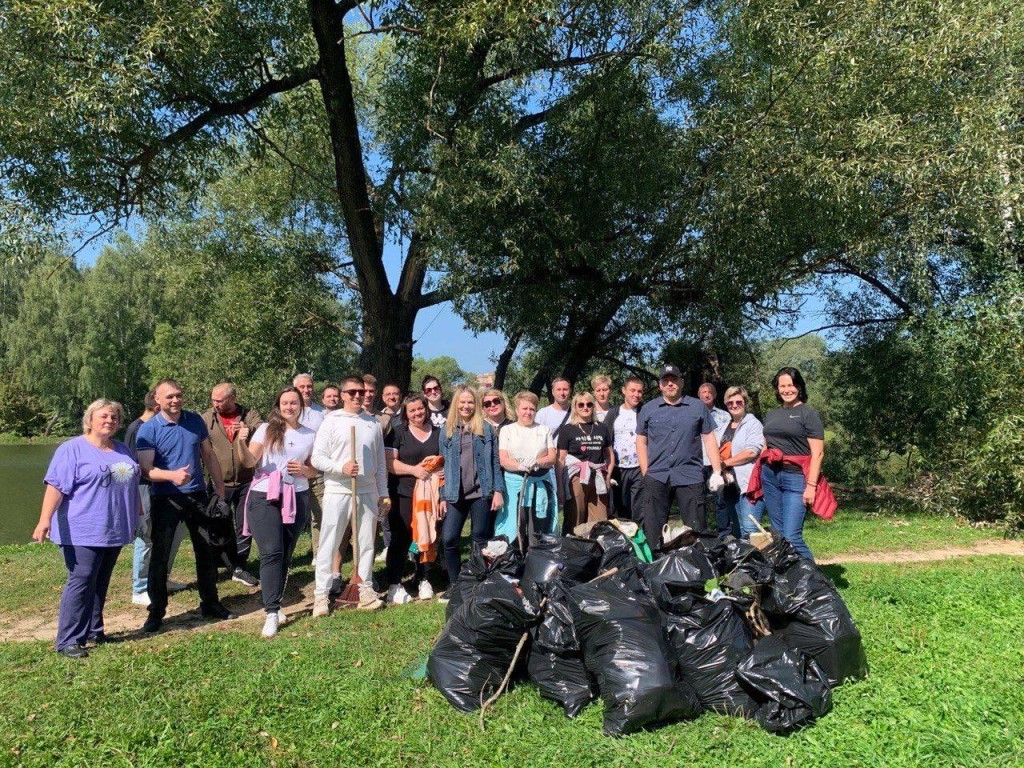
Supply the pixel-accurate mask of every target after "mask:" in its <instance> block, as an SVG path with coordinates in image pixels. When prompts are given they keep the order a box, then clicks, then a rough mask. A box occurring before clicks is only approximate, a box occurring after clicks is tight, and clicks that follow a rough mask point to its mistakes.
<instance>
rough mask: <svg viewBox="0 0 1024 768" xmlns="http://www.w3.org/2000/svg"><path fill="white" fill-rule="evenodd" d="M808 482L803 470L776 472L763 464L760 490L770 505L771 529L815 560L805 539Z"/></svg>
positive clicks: (768, 507)
mask: <svg viewBox="0 0 1024 768" xmlns="http://www.w3.org/2000/svg"><path fill="white" fill-rule="evenodd" d="M806 486H807V481H806V480H805V479H804V476H803V473H802V472H782V471H779V472H776V471H775V470H774V469H772V468H771V467H770V466H768V465H767V464H762V465H761V490H762V491H763V492H764V505H765V507H766V508H767V509H768V519H769V520H771V523H772V531H773V532H775V533H778V534H781V535H782V538H784V539H785V540H786V541H788V542H789V543H790V544H792V545H793V548H794V549H795V550H796V551H797V552H799V553H800V554H801V555H802V556H803V557H806V558H807V559H808V560H810V561H811V562H812V563H813V562H814V555H812V554H811V550H810V549H808V548H807V543H806V542H805V541H804V518H805V517H806V516H807V507H806V506H805V505H804V488H805V487H806Z"/></svg>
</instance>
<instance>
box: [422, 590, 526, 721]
mask: <svg viewBox="0 0 1024 768" xmlns="http://www.w3.org/2000/svg"><path fill="white" fill-rule="evenodd" d="M536 619H537V609H536V607H535V606H533V605H531V604H530V603H529V602H527V601H526V599H525V598H524V597H523V595H522V593H521V592H520V590H519V588H518V586H517V585H516V584H515V583H514V582H513V581H512V580H511V579H509V578H508V577H507V576H505V575H503V574H501V573H495V574H492V575H490V576H488V577H487V578H485V579H484V580H483V581H482V582H480V583H479V584H478V585H477V586H476V588H475V590H474V591H473V594H472V595H470V596H469V597H468V598H467V599H466V602H464V603H463V604H462V606H461V607H460V608H459V610H458V611H457V612H456V614H455V615H454V616H452V618H451V619H450V620H449V621H448V623H447V624H445V627H444V630H442V632H441V637H440V638H439V639H438V641H437V644H436V645H435V646H434V649H433V650H432V651H431V652H430V656H429V657H428V659H427V675H428V677H429V678H430V682H431V683H433V684H434V686H435V687H436V688H437V689H438V690H439V691H441V693H442V694H444V697H445V698H446V699H448V701H449V702H450V703H451V705H452V706H453V707H455V708H456V709H460V710H462V711H463V712H472V711H473V710H475V709H478V708H479V707H480V705H481V704H482V703H483V701H484V700H485V699H487V698H488V697H490V696H491V695H492V694H493V693H494V692H495V691H496V690H497V689H498V687H499V686H500V685H501V681H502V680H503V679H504V677H505V673H506V672H507V671H508V668H509V665H510V664H511V663H512V658H513V656H515V650H516V646H517V645H518V644H519V641H520V639H521V638H522V636H523V633H524V632H526V631H527V630H528V628H529V627H530V626H531V625H532V624H533V623H534V622H535V621H536ZM520 658H521V660H522V662H523V665H522V666H525V654H523V655H522V656H521V657H520ZM516 677H521V671H520V674H519V675H514V676H513V680H515V679H516Z"/></svg>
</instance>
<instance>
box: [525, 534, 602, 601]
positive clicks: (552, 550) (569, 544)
mask: <svg viewBox="0 0 1024 768" xmlns="http://www.w3.org/2000/svg"><path fill="white" fill-rule="evenodd" d="M602 552H603V550H602V549H601V545H600V544H599V543H598V542H596V541H593V540H591V539H583V538H580V537H579V536H539V537H538V538H537V540H536V541H535V542H534V543H533V544H531V545H530V549H529V550H527V552H526V561H525V563H524V565H523V576H522V584H523V589H524V590H526V591H527V592H531V591H532V594H530V598H531V599H532V600H534V602H538V600H537V597H538V595H539V590H537V589H536V587H540V586H542V585H544V584H546V583H548V582H550V581H552V580H553V579H556V578H557V579H560V580H561V581H562V583H563V584H569V585H573V584H578V583H580V582H584V581H590V580H591V579H592V578H594V577H595V576H597V573H598V567H599V566H600V565H601V555H602Z"/></svg>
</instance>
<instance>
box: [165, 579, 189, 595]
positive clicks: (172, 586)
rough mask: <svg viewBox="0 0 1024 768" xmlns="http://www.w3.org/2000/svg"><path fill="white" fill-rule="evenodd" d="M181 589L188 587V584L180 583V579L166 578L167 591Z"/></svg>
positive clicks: (179, 590)
mask: <svg viewBox="0 0 1024 768" xmlns="http://www.w3.org/2000/svg"><path fill="white" fill-rule="evenodd" d="M183 589H188V584H182V583H181V582H180V581H175V580H174V579H168V580H167V591H168V592H181V590H183Z"/></svg>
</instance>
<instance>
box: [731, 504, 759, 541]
mask: <svg viewBox="0 0 1024 768" xmlns="http://www.w3.org/2000/svg"><path fill="white" fill-rule="evenodd" d="M734 509H735V514H736V517H737V522H738V523H739V525H740V535H739V538H741V539H743V540H744V541H748V540H749V539H750V534H752V533H757V526H756V525H754V523H753V522H752V521H751V520H750V518H751V516H753V518H754V520H757V522H759V523H760V522H761V518H762V517H764V499H758V500H757V501H755V502H751V501H750V499H748V498H747V497H746V496H744V495H743V494H739V498H738V499H737V500H736V504H735V507H734Z"/></svg>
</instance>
